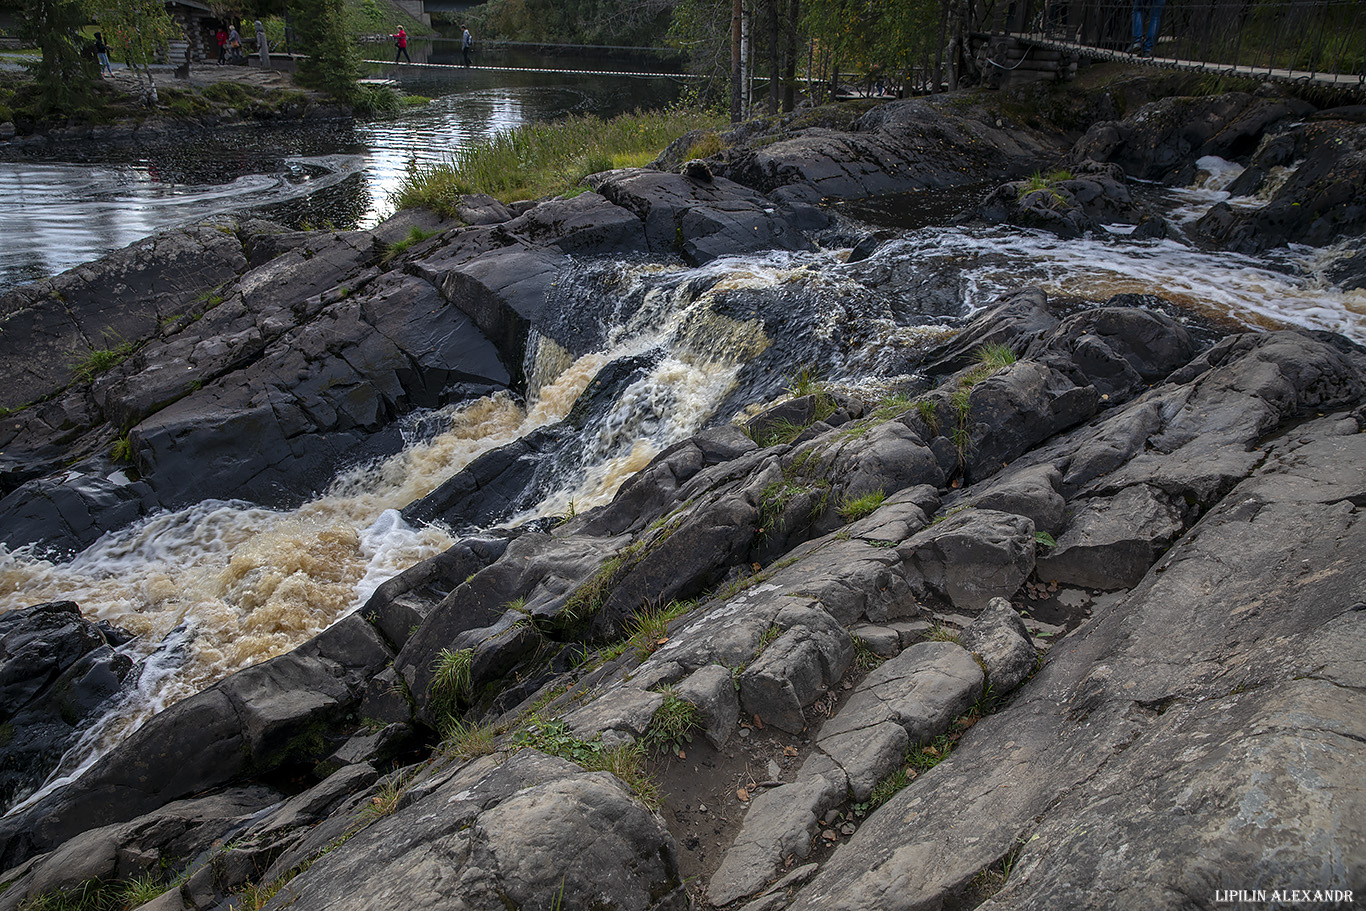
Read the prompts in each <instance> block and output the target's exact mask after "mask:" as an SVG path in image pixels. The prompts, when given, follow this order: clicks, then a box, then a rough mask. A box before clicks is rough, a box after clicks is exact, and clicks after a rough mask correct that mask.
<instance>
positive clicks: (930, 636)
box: [925, 623, 963, 645]
mask: <svg viewBox="0 0 1366 911" xmlns="http://www.w3.org/2000/svg"><path fill="white" fill-rule="evenodd" d="M925 641H926V642H952V643H953V644H954V645H962V644H963V637H962V636H961V635H960V634H959V632H958V630H956V629H953V628H952V627H949V626H944V625H942V624H938V623H936V624H935V625H934V626H932V627H930V631H929V632H928V633H926V634H925Z"/></svg>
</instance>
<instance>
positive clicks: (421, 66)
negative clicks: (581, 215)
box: [361, 60, 701, 79]
mask: <svg viewBox="0 0 1366 911" xmlns="http://www.w3.org/2000/svg"><path fill="white" fill-rule="evenodd" d="M361 62H362V63H372V64H374V65H375V66H399V67H404V68H409V67H411V68H413V69H417V70H470V71H475V70H477V71H479V72H483V73H559V74H564V75H572V76H635V77H638V78H645V79H699V78H701V77H700V76H698V75H697V74H695V73H631V72H625V71H621V70H561V69H555V68H553V67H534V66H465V65H464V64H461V63H407V62H404V63H394V61H392V60H362V61H361Z"/></svg>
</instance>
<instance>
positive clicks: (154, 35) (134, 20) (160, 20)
mask: <svg viewBox="0 0 1366 911" xmlns="http://www.w3.org/2000/svg"><path fill="white" fill-rule="evenodd" d="M96 2H98V3H100V6H99V7H98V9H97V10H96V15H95V21H96V22H97V23H98V24H99V26H100V28H101V29H102V30H103V32H104V40H105V41H107V42H109V46H110V47H111V48H113V49H114V50H115V51H116V52H117V55H118V56H121V57H122V58H123V59H124V60H126V61H127V62H128V67H129V69H131V70H132V71H133V74H134V75H135V76H137V79H138V85H142V80H143V78H144V77H145V78H146V80H147V100H148V102H149V103H151V104H156V101H157V84H156V79H155V78H153V76H152V69H151V67H150V66H149V64H151V62H152V60H153V59H154V58H155V57H156V55H157V54H158V53H159V52H162V51H165V50H166V46H167V45H168V44H169V43H170V42H171V41H172V40H173V39H175V38H179V37H183V36H184V32H183V31H182V29H181V27H180V26H179V25H178V24H176V21H175V20H174V19H172V18H171V17H170V14H168V13H167V12H166V4H165V3H163V2H162V0H96Z"/></svg>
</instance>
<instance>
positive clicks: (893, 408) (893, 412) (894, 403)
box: [873, 392, 934, 424]
mask: <svg viewBox="0 0 1366 911" xmlns="http://www.w3.org/2000/svg"><path fill="white" fill-rule="evenodd" d="M912 407H915V406H914V405H913V404H912V402H911V399H910V397H909V396H907V395H906V394H905V393H901V392H898V393H897V394H896V395H893V396H889V397H888V398H885V399H883V400H882V401H880V402H878V403H877V405H876V406H874V408H873V418H874V419H875V420H877V421H882V422H886V421H890V420H892V419H893V418H897V417H900V416H901V415H903V414H905V413H906V412H907V411H909V410H910V409H911V408H912ZM930 408H931V410H933V408H934V406H933V405H931V406H930ZM925 423H927V424H928V423H929V422H928V421H926V422H925Z"/></svg>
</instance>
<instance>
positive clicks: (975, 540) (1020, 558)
mask: <svg viewBox="0 0 1366 911" xmlns="http://www.w3.org/2000/svg"><path fill="white" fill-rule="evenodd" d="M1034 550H1035V542H1034V523H1033V522H1031V521H1030V520H1029V519H1027V518H1024V517H1022V516H1013V515H1010V514H1009V513H1004V512H994V511H992V510H989V509H967V510H964V511H962V512H959V513H957V514H956V515H952V516H949V517H948V518H947V519H945V520H944V521H942V522H939V523H937V524H935V525H931V526H930V527H929V528H927V529H925V530H924V531H922V532H920V533H918V534H916V535H915V536H914V537H912V538H910V539H909V540H907V541H906V542H904V543H903V544H901V545H900V546H899V547H897V549H896V551H897V553H898V554H899V555H900V556H901V559H902V560H903V561H905V563H906V566H907V568H908V570H909V571H910V572H912V573H914V575H913V576H912V577H911V578H910V579H909V581H910V584H911V589H912V590H913V591H915V592H916V594H917V595H918V596H921V597H928V596H934V597H938V598H941V599H943V600H944V601H946V602H948V604H950V605H952V606H953V607H955V608H957V609H959V610H961V611H965V612H967V613H968V614H970V615H976V614H977V613H979V612H981V610H982V609H983V608H985V607H986V606H987V604H988V602H990V601H991V599H992V598H996V597H1003V598H1009V597H1010V596H1011V595H1013V594H1015V592H1016V591H1018V590H1019V588H1020V586H1021V585H1023V584H1024V581H1025V579H1027V578H1028V577H1029V574H1030V573H1031V572H1033V570H1034Z"/></svg>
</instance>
